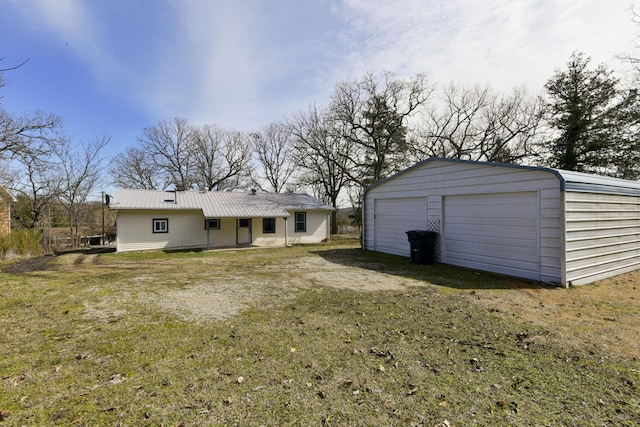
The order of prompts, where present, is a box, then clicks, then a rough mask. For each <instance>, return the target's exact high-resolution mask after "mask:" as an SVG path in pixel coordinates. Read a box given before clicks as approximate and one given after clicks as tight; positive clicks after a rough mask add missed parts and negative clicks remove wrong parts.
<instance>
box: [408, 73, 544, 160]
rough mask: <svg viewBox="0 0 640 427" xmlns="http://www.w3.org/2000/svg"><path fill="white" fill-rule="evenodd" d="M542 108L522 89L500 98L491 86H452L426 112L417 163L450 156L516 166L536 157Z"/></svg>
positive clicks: (417, 146) (416, 148)
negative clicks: (429, 158) (439, 100)
mask: <svg viewBox="0 0 640 427" xmlns="http://www.w3.org/2000/svg"><path fill="white" fill-rule="evenodd" d="M541 118H542V105H541V102H540V100H539V99H537V98H531V97H529V96H528V95H527V93H526V91H525V90H524V89H522V88H517V89H514V90H513V92H512V94H511V95H509V96H500V95H499V94H498V93H496V92H494V91H493V90H492V89H491V88H489V87H488V86H484V87H481V86H473V87H466V86H463V85H455V84H451V85H449V86H447V87H446V88H444V90H443V93H442V98H441V102H440V103H438V104H435V105H434V106H433V107H432V108H430V109H429V110H428V111H426V112H425V114H424V116H423V127H422V129H421V130H420V131H419V132H418V135H417V137H416V139H415V140H414V142H413V143H412V144H411V150H412V153H413V156H414V158H415V160H422V159H424V158H427V157H431V156H436V157H447V158H456V159H466V160H480V161H490V162H505V163H517V162H521V161H523V160H524V159H528V158H531V157H533V156H535V155H536V152H535V147H536V142H537V137H538V135H539V131H540V124H541Z"/></svg>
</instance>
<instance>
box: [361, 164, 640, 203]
mask: <svg viewBox="0 0 640 427" xmlns="http://www.w3.org/2000/svg"><path fill="white" fill-rule="evenodd" d="M436 161H440V162H457V163H470V164H477V165H486V166H495V167H507V168H516V169H528V170H540V171H546V172H550V173H553V174H554V175H556V176H557V177H558V179H559V180H560V189H561V190H562V191H565V190H573V191H585V192H591V193H613V194H628V195H637V196H640V181H629V180H625V179H619V178H611V177H608V176H601V175H594V174H588V173H582V172H572V171H566V170H562V169H553V168H547V167H541V166H524V165H514V164H509V163H493V162H480V161H474V160H460V159H446V158H442V157H430V158H428V159H426V160H423V161H421V162H419V163H416V164H415V165H413V166H411V167H409V168H407V169H405V170H403V171H401V172H398V173H397V174H395V175H392V176H390V177H389V178H387V179H384V180H382V181H378V182H377V183H375V184H373V185H371V186H370V187H369V188H367V189H366V191H369V190H370V189H371V188H373V187H376V186H378V185H380V184H382V183H384V182H386V181H388V180H390V179H393V178H395V177H396V176H398V175H402V174H404V173H406V172H408V171H411V170H413V169H415V168H417V167H420V166H422V165H424V164H426V163H429V162H436ZM366 191H365V193H366Z"/></svg>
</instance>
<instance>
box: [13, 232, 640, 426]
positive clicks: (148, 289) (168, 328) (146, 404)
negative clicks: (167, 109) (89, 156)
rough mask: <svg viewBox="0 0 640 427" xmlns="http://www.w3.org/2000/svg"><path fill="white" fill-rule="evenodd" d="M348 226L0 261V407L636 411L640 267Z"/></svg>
mask: <svg viewBox="0 0 640 427" xmlns="http://www.w3.org/2000/svg"><path fill="white" fill-rule="evenodd" d="M356 245H357V242H355V241H353V240H349V239H346V240H341V239H339V240H337V241H334V242H333V243H331V244H329V245H312V246H297V247H294V248H292V249H260V250H252V251H226V252H175V253H163V252H148V253H137V254H99V255H96V254H91V255H85V254H68V255H64V256H61V257H58V258H57V259H55V260H54V261H52V262H50V263H49V264H48V266H47V269H44V270H36V271H31V272H22V273H16V274H7V273H4V274H3V273H0V278H1V281H0V353H1V354H2V358H1V359H0V425H7V426H14V425H15V426H21V425H76V426H94V425H109V426H112V425H121V426H139V425H147V426H160V425H166V426H179V425H180V426H201V425H202V426H207V425H210V426H217V425H325V426H327V425H340V426H341V425H413V426H418V425H425V426H432V425H433V426H435V425H449V426H451V425H456V426H463V425H465V426H466V425H518V426H521V425H628V426H634V425H638V420H640V397H639V392H638V384H640V378H639V372H640V362H639V361H638V359H637V356H638V347H637V346H638V341H637V338H636V337H637V334H638V331H639V324H638V313H640V305H639V304H638V300H637V299H636V296H637V293H636V289H635V287H636V284H637V283H638V278H639V276H638V275H637V274H630V275H626V276H621V277H619V278H616V279H612V280H609V281H604V282H601V283H599V284H596V285H590V286H585V287H580V288H575V289H570V290H564V289H550V288H545V287H540V286H538V285H537V284H534V283H531V282H526V281H520V280H515V279H511V278H505V277H499V276H494V275H490V274H485V273H477V272H473V271H469V270H464V269H456V268H452V267H448V266H443V265H432V266H415V265H410V264H408V263H407V260H406V259H403V258H399V257H394V256H389V255H383V254H376V253H365V252H362V251H360V250H359V249H357V248H356ZM33 265H34V266H39V267H42V265H41V264H39V263H34V264H33ZM11 271H20V269H13V270H11Z"/></svg>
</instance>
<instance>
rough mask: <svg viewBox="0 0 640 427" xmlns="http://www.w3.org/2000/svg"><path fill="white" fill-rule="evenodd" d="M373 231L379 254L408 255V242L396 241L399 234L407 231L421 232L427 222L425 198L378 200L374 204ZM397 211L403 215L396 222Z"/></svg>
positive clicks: (405, 240)
mask: <svg viewBox="0 0 640 427" xmlns="http://www.w3.org/2000/svg"><path fill="white" fill-rule="evenodd" d="M374 210H375V229H374V240H375V242H376V243H375V244H376V247H377V248H379V251H380V252H386V253H389V254H394V255H406V254H407V253H409V241H408V240H407V239H404V240H402V239H398V238H397V236H398V235H399V234H403V235H405V236H406V234H404V233H405V232H406V231H407V230H422V229H423V228H424V226H425V224H426V222H427V199H426V197H410V198H403V199H380V200H377V201H376V202H375V204H374ZM398 211H400V212H402V213H403V216H402V221H401V222H398V221H397V219H398Z"/></svg>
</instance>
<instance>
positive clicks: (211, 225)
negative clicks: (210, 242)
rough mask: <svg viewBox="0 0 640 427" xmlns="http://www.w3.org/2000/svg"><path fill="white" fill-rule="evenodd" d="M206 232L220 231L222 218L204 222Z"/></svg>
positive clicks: (209, 219)
mask: <svg viewBox="0 0 640 427" xmlns="http://www.w3.org/2000/svg"><path fill="white" fill-rule="evenodd" d="M204 229H205V230H220V218H208V219H205V220H204Z"/></svg>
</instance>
